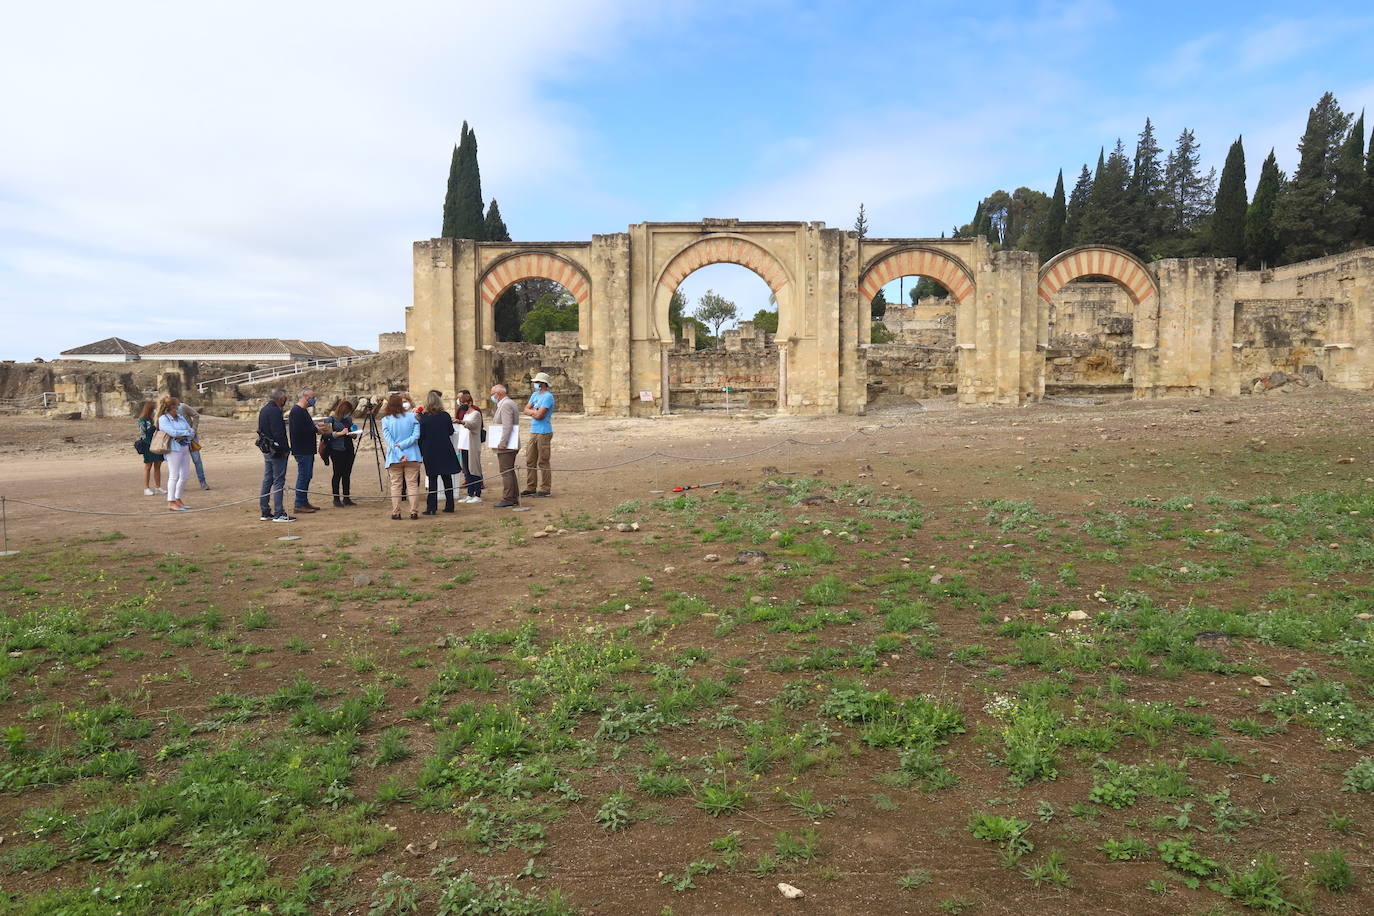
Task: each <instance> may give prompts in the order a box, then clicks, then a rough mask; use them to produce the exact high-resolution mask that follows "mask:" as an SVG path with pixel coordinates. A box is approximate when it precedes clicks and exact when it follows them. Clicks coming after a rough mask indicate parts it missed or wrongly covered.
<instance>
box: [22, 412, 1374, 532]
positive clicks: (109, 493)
mask: <svg viewBox="0 0 1374 916" xmlns="http://www.w3.org/2000/svg"><path fill="white" fill-rule="evenodd" d="M932 406H933V407H936V408H941V409H930V410H920V409H911V408H905V409H887V410H881V411H876V412H873V413H870V414H868V415H866V416H862V417H772V416H761V415H755V414H737V415H733V416H726V415H724V414H709V415H684V416H674V417H664V418H656V419H610V420H607V419H601V418H590V417H583V416H571V417H562V418H560V419H559V421H558V424H557V434H556V438H555V452H554V456H555V459H554V460H555V468H556V472H555V473H556V480H555V484H554V490H555V494H556V495H555V498H553V499H550V500H537V501H530V503H529V506H530V511H529V512H525V513H521V514H522V515H524V516H525V518H526V520H527V522H528V523H529V524H530V525H531V526H535V525H539V526H542V525H544V524H548V523H555V522H557V520H558V517H559V516H560V514H561V513H563V512H587V513H589V514H591V515H592V516H594V517H600V516H601V515H604V514H605V511H606V510H607V509H609V508H610V507H611V506H614V505H616V504H617V503H619V502H622V501H624V500H626V499H631V498H642V497H646V496H649V495H651V494H653V493H654V492H655V491H661V490H670V489H671V488H672V487H674V486H679V485H689V484H706V483H712V482H715V481H722V480H723V481H727V482H728V481H731V480H756V479H757V478H758V477H759V476H761V475H763V474H764V472H765V469H767V468H778V469H780V470H782V471H790V472H794V473H800V474H819V475H829V476H832V477H839V478H841V479H848V478H851V477H853V478H858V477H859V476H860V475H871V477H872V481H870V482H876V483H881V482H883V481H886V482H887V483H888V485H890V486H891V487H892V488H894V489H900V490H904V491H905V492H907V493H910V494H913V495H917V496H918V498H920V499H921V500H922V502H925V503H927V504H929V505H932V506H939V505H948V504H954V503H961V502H964V501H967V500H969V499H984V498H992V497H1008V498H1021V497H1024V496H1025V495H1028V494H1030V493H1032V492H1034V496H1035V498H1036V499H1038V500H1043V501H1048V502H1049V503H1050V504H1053V503H1056V502H1060V503H1063V504H1065V505H1069V504H1072V505H1083V504H1085V503H1091V502H1093V501H1094V500H1095V499H1097V498H1101V497H1102V496H1103V495H1104V494H1106V493H1107V492H1109V491H1110V492H1113V493H1115V492H1117V491H1119V490H1120V489H1121V487H1122V486H1123V485H1127V486H1129V487H1132V488H1140V490H1141V492H1142V493H1148V491H1149V489H1150V488H1151V487H1157V486H1161V485H1164V484H1167V483H1168V482H1169V481H1170V480H1171V479H1172V478H1174V477H1176V474H1174V473H1172V471H1173V470H1174V469H1173V468H1171V467H1160V466H1158V465H1160V464H1168V462H1148V461H1146V460H1145V459H1146V458H1148V457H1149V452H1150V450H1151V449H1152V448H1156V447H1159V446H1167V447H1168V448H1169V449H1170V450H1171V451H1175V450H1177V449H1179V448H1181V447H1185V445H1186V444H1192V443H1195V445H1196V451H1195V452H1193V453H1191V454H1190V455H1186V456H1184V460H1195V461H1197V462H1201V463H1204V464H1205V463H1207V462H1209V461H1210V460H1211V459H1212V458H1213V457H1215V456H1227V455H1230V456H1232V459H1234V457H1235V455H1236V454H1237V453H1238V454H1240V455H1246V454H1247V453H1250V452H1252V453H1254V454H1256V455H1260V454H1270V455H1273V454H1283V453H1286V452H1292V451H1294V450H1300V449H1302V448H1304V447H1306V446H1307V445H1310V444H1311V443H1312V442H1313V441H1314V440H1317V439H1321V438H1322V437H1324V436H1327V435H1330V434H1336V433H1339V434H1341V435H1342V436H1348V435H1349V433H1350V432H1351V430H1352V429H1354V428H1365V427H1367V426H1368V425H1369V423H1370V421H1371V419H1374V397H1371V396H1369V395H1364V394H1356V393H1350V392H1338V391H1321V392H1314V393H1310V394H1304V395H1297V396H1271V397H1268V398H1259V397H1245V398H1233V399H1216V400H1197V401H1183V400H1170V401H1151V402H1121V403H1113V404H1099V405H1087V406H1076V405H1064V404H1056V403H1048V404H1040V405H1035V406H1032V407H1027V408H1015V409H957V408H953V407H952V406H950V405H949V404H948V403H947V402H943V403H942V402H936V403H935V404H934V405H932ZM134 433H135V429H134V426H133V423H132V421H130V420H127V419H118V420H115V419H103V420H83V421H64V420H42V419H35V418H15V417H0V458H4V459H5V461H4V464H3V465H2V466H0V495H3V496H5V497H6V498H7V500H8V501H9V502H8V505H7V507H6V515H7V523H8V533H9V539H10V543H11V547H15V546H18V547H26V546H34V545H37V544H39V543H42V542H44V541H48V540H50V539H54V538H66V537H72V536H89V535H99V534H107V533H109V532H112V531H120V532H122V533H123V534H124V535H126V536H127V537H130V538H133V539H136V540H137V541H138V542H139V543H140V545H141V546H143V547H146V548H147V549H154V550H170V549H175V548H176V547H177V545H178V544H180V543H182V542H183V540H184V539H185V538H187V537H195V538H197V539H201V538H204V539H209V541H210V542H211V543H214V542H218V541H221V540H228V541H238V540H240V539H242V538H250V539H251V538H276V537H278V536H281V535H283V534H285V533H288V531H287V529H285V528H283V527H282V526H274V525H268V524H265V523H262V522H260V521H258V508H257V503H256V500H255V499H254V498H253V497H254V496H255V495H256V493H257V487H258V483H259V481H260V479H261V467H262V462H261V459H260V457H259V455H258V453H257V452H256V451H255V450H254V449H253V447H252V445H251V439H252V428H251V424H249V423H245V422H241V421H234V420H226V419H220V418H216V417H207V418H206V419H205V421H204V423H203V427H202V436H203V438H204V441H205V442H206V449H205V452H204V459H205V464H206V471H207V475H208V479H209V481H210V483H211V486H212V487H213V488H214V489H212V490H211V491H210V492H203V491H201V490H199V489H198V488H197V489H192V490H190V491H189V492H188V493H187V494H186V497H187V502H188V504H189V505H191V506H192V507H193V508H196V509H205V508H208V507H215V506H224V507H223V508H215V509H212V510H211V511H205V512H194V513H186V514H182V513H176V514H174V513H171V512H168V511H166V509H165V507H164V503H163V500H162V498H161V497H145V496H143V495H142V486H141V473H142V468H141V464H140V459H139V456H138V455H137V454H135V453H134V452H133V450H132V448H131V445H130V443H131V442H132V439H133V437H134ZM789 440H795V441H789ZM765 448H766V449H767V450H766V451H762V452H760V451H759V450H760V449H765ZM654 452H666V453H669V454H671V455H674V456H681V457H680V458H678V459H676V460H675V459H671V458H665V457H645V458H643V459H642V460H638V461H632V462H629V463H625V462H627V461H629V459H632V458H636V457H640V456H647V455H650V454H651V453H654ZM372 454H373V453H372V452H371V451H365V452H364V453H363V454H361V455H360V456H359V459H358V463H357V467H356V469H355V471H354V480H355V483H356V487H355V494H357V495H359V496H366V497H375V496H378V495H379V494H380V493H381V492H382V491H381V489H380V488H379V486H378V475H377V470H376V464H375V460H374V459H373V457H372ZM733 456H747V457H738V458H735V457H733ZM487 457H488V459H489V460H490V458H491V455H490V453H488V455H487ZM1350 457H1353V458H1355V459H1356V460H1355V461H1354V462H1353V463H1351V464H1339V465H1335V466H1333V468H1332V469H1331V471H1330V472H1329V473H1330V476H1331V477H1333V478H1334V479H1336V480H1342V479H1358V478H1363V477H1364V476H1366V474H1368V473H1370V468H1369V467H1368V460H1367V457H1366V456H1365V455H1361V454H1356V455H1352V456H1350ZM689 459H730V460H689ZM1242 463H1243V462H1241V463H1238V462H1237V461H1236V460H1229V465H1230V466H1225V465H1227V462H1223V464H1222V465H1219V466H1218V468H1217V470H1218V472H1219V474H1220V476H1219V477H1218V479H1217V481H1216V485H1217V487H1218V488H1220V489H1225V488H1226V487H1227V486H1228V485H1239V483H1240V482H1241V480H1242V479H1243V478H1244V479H1246V481H1247V482H1248V481H1249V478H1250V477H1251V476H1253V474H1254V469H1253V468H1246V467H1242V466H1240V465H1241V464H1242ZM617 465H618V466H617ZM860 465H867V466H868V468H869V469H868V470H861V469H860ZM607 466H610V467H607ZM558 468H565V469H574V468H575V469H595V470H577V471H574V470H557V469H558ZM995 472H996V475H997V476H1000V475H1001V473H1005V472H1011V473H1013V475H1014V479H1016V480H1018V481H1024V484H1025V489H1024V491H1022V492H1008V491H1007V490H1008V488H1007V486H1006V484H1005V482H1002V481H999V483H998V484H997V485H995V486H994V485H993V484H992V483H991V481H992V476H991V475H994V473H995ZM1266 473H1268V474H1272V472H1263V471H1262V472H1261V476H1264V475H1265V474H1266ZM1061 478H1062V480H1061ZM293 480H294V470H292V471H291V472H289V473H288V478H287V481H288V486H289V485H290V483H291V482H292V481H293ZM1047 485H1048V486H1047ZM328 487H329V472H328V470H327V469H325V468H323V467H321V466H320V465H319V464H318V463H317V465H316V470H315V478H314V483H313V486H312V489H313V490H314V491H315V496H314V502H315V503H316V504H317V505H325V506H327V505H328V502H329V500H328V496H327V491H328ZM490 492H491V491H490V490H489V491H488V493H489V494H490ZM14 500H28V501H32V502H40V503H44V504H46V505H50V506H55V507H61V508H63V509H67V510H79V511H67V512H57V511H49V510H46V509H39V508H34V507H31V506H27V505H22V504H18V503H15V502H13V501H14ZM493 501H494V500H492V499H490V498H489V499H488V500H487V502H486V503H484V504H483V505H478V506H460V507H459V511H458V512H457V513H455V515H454V516H452V517H448V516H440V517H439V518H438V519H427V520H423V521H422V524H427V525H428V524H437V525H455V526H458V528H460V529H463V528H468V527H470V526H471V525H473V524H474V523H486V522H488V521H490V519H491V517H492V516H493V515H494V514H495V513H494V511H493V510H492V509H491V507H490V506H491V503H492V502H493ZM224 504H230V505H227V506H226V505H224ZM340 512H342V513H343V514H342V515H341V514H339V513H340ZM87 513H112V514H87ZM387 515H388V509H387V508H386V503H385V501H383V500H378V499H369V500H365V501H363V505H362V506H361V507H359V508H356V509H345V510H335V509H332V508H331V509H326V510H325V511H322V512H320V513H319V514H317V515H313V516H308V517H304V518H302V519H301V520H300V521H298V522H297V523H295V524H294V525H292V526H291V527H290V529H289V533H290V534H294V535H300V536H306V535H309V534H313V533H317V532H320V531H332V530H335V529H336V528H338V526H339V524H340V523H341V522H342V521H345V520H347V522H348V524H349V525H350V526H353V525H357V524H358V523H359V522H360V521H362V520H364V519H366V520H367V521H368V522H371V521H372V520H377V521H384V520H386V516H387ZM382 530H389V529H386V528H383V529H382Z"/></svg>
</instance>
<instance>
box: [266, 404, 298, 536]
mask: <svg viewBox="0 0 1374 916" xmlns="http://www.w3.org/2000/svg"><path fill="white" fill-rule="evenodd" d="M285 408H286V389H285V388H273V389H272V394H271V396H270V397H269V398H268V400H267V403H266V404H264V405H262V409H261V410H259V411H258V450H259V451H261V452H262V468H263V471H262V492H260V493H259V494H258V508H260V509H261V510H262V513H261V514H262V519H261V520H262V521H264V522H294V521H295V520H296V518H295V516H293V515H287V514H286V510H285V509H283V508H282V494H283V493H284V492H285V491H286V464H287V461H288V459H289V458H290V455H291V446H290V444H289V443H288V442H287V439H286V418H285V417H283V416H282V411H283V410H285ZM269 496H270V497H271V505H270V506H269V504H268V497H269Z"/></svg>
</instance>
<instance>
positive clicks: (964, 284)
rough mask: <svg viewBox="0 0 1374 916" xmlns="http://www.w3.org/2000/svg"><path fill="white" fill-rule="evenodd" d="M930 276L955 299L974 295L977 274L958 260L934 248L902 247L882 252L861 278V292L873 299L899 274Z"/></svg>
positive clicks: (865, 300) (862, 295) (869, 299)
mask: <svg viewBox="0 0 1374 916" xmlns="http://www.w3.org/2000/svg"><path fill="white" fill-rule="evenodd" d="M912 276H917V277H930V278H931V279H932V280H938V281H939V282H940V283H941V284H942V285H943V286H944V288H945V289H947V290H949V294H950V295H951V296H953V297H954V299H955V301H957V302H963V301H965V300H966V299H968V298H969V297H970V296H972V295H973V290H974V284H973V274H971V273H969V270H968V268H967V267H965V266H964V265H963V263H961V262H960V261H959V260H958V259H956V258H954V257H952V256H950V255H947V254H945V253H944V252H943V251H937V250H936V249H934V248H922V247H912V248H900V249H898V250H896V251H890V252H887V253H886V254H883V255H880V256H879V257H878V259H876V260H875V261H874V262H873V263H872V264H870V265H869V267H868V269H867V270H866V271H864V274H863V276H862V277H861V278H860V280H859V295H860V297H861V298H862V300H863V301H864V302H872V301H873V297H874V296H876V295H878V290H880V289H882V288H883V287H884V286H886V285H887V284H889V283H891V282H892V281H893V280H895V279H897V278H898V277H912Z"/></svg>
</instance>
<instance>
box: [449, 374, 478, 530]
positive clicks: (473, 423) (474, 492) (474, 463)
mask: <svg viewBox="0 0 1374 916" xmlns="http://www.w3.org/2000/svg"><path fill="white" fill-rule="evenodd" d="M453 425H454V426H455V427H457V426H462V427H463V429H465V430H467V433H468V436H467V442H468V447H467V448H465V449H460V450H459V452H458V459H459V463H460V464H461V465H462V468H463V485H464V486H465V487H467V494H468V495H467V498H465V499H464V500H463V502H465V503H480V502H481V501H482V435H483V432H484V430H483V426H482V409H481V408H480V407H478V406H477V405H476V404H474V403H473V401H472V392H471V391H468V390H467V389H466V388H464V389H463V390H462V391H460V392H458V409H457V411H456V412H455V413H454V415H453ZM457 438H458V436H457V435H455V436H454V439H455V440H457Z"/></svg>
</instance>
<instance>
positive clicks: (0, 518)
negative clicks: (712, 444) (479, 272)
mask: <svg viewBox="0 0 1374 916" xmlns="http://www.w3.org/2000/svg"><path fill="white" fill-rule="evenodd" d="M899 425H901V424H896V423H893V424H887V425H871V426H861V427H859V428H857V429H855V430H853V431H852V432H850V433H849V434H848V435H845V436H842V437H841V438H839V439H834V440H830V441H826V442H808V441H806V440H803V439H796V438H793V437H791V436H789V437H787V438H784V439H779V440H777V441H776V442H772V443H769V444H768V445H765V446H763V447H761V448H757V449H754V450H752V451H748V452H741V453H740V454H737V455H675V454H673V453H671V452H660V451H652V452H646V453H644V454H641V455H635V456H633V457H630V458H627V459H625V460H624V461H616V462H612V463H610V464H602V465H593V466H591V467H582V468H547V469H544V468H538V469H537V470H541V471H542V470H548V471H549V472H550V473H554V472H557V473H559V474H581V473H589V472H594V471H609V470H614V469H615V468H621V467H625V466H627V465H631V464H635V463H637V462H640V461H646V460H648V459H650V458H665V459H668V460H670V461H700V462H708V463H709V462H726V461H741V460H743V459H745V458H752V457H754V456H755V455H761V454H763V453H764V452H768V451H771V450H773V449H776V448H781V447H782V446H784V445H802V446H806V447H808V448H824V447H826V446H831V445H842V444H844V443H845V442H848V441H849V440H850V439H853V438H855V437H858V436H867V437H870V438H872V436H873V434H872V433H870V432H869V431H868V430H870V429H876V430H885V429H895V428H896V427H897V426H899ZM529 470H535V469H532V468H531V467H530V466H529V465H524V464H520V465H516V466H515V467H513V468H511V470H509V471H497V472H496V473H494V474H484V475H483V476H482V478H481V480H482V481H483V482H484V483H485V482H487V481H489V480H499V479H500V478H501V476H502V475H504V474H516V473H518V472H520V471H529ZM446 489H452V490H453V491H454V492H455V493H456V492H457V491H459V490H463V489H466V485H465V484H455V485H454V486H452V487H451V488H446ZM279 492H280V493H281V494H282V495H283V496H284V495H286V494H289V493H295V492H296V488H295V487H290V486H283V487H281V488H279V489H273V490H269V491H268V492H267V493H266V494H264V495H258V494H255V495H253V496H245V497H244V498H243V499H235V500H230V501H229V502H223V503H217V504H216V505H213V506H201V507H200V508H196V509H192V508H187V509H182V510H180V511H179V512H178V513H177V514H181V513H187V514H190V513H196V512H213V511H215V510H217V509H228V508H231V507H233V506H240V505H242V504H244V503H248V502H255V501H258V500H262V499H271V498H272V497H274V496H276V495H277V494H278V493H279ZM306 492H307V493H310V494H312V495H315V496H333V495H334V494H333V493H332V491H331V492H326V491H323V490H307V491H306ZM435 492H436V493H444V492H445V490H444V489H440V490H436V491H435ZM349 499H352V500H354V501H355V502H356V501H357V500H361V499H367V500H374V499H375V500H390V499H391V497H390V496H389V495H381V496H350V497H349ZM7 502H11V503H17V504H19V505H23V506H30V507H32V508H35V509H42V510H44V511H46V512H63V513H67V514H71V515H96V516H105V517H111V518H165V517H166V516H167V514H168V513H167V510H163V511H160V512H111V511H107V510H101V509H76V508H72V507H70V506H53V505H49V504H47V503H40V502H34V501H33V500H28V499H20V498H19V497H16V496H0V523H3V524H4V525H5V526H6V530H5V532H4V534H5V538H6V542H8V536H9V532H8V518H7V517H6V516H5V514H4V510H5V505H6V503H7Z"/></svg>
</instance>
